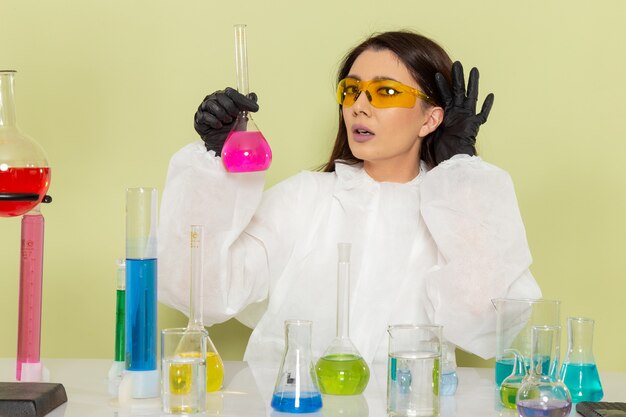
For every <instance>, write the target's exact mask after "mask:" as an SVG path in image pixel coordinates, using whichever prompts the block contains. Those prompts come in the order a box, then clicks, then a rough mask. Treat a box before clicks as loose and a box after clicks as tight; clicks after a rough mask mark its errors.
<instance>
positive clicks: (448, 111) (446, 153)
mask: <svg viewBox="0 0 626 417" xmlns="http://www.w3.org/2000/svg"><path fill="white" fill-rule="evenodd" d="M435 81H436V82H437V88H438V89H439V92H440V94H441V97H442V99H443V104H444V111H445V114H444V117H443V122H442V123H441V125H440V126H439V128H438V129H437V130H436V131H435V137H434V138H433V152H434V157H435V161H436V163H437V164H439V163H441V162H443V161H445V160H446V159H449V158H451V157H453V156H454V155H457V154H467V155H476V147H475V145H476V136H477V135H478V129H479V128H480V125H482V124H483V123H485V122H486V121H487V117H488V116H489V112H490V111H491V106H492V105H493V98H494V97H493V94H492V93H490V94H488V95H487V97H486V98H485V101H484V102H483V107H482V109H481V111H480V113H478V114H476V102H477V101H478V70H477V69H476V68H472V70H471V71H470V75H469V80H468V88H467V96H466V92H465V79H464V76H463V66H462V65H461V63H460V62H459V61H456V62H455V63H454V64H452V92H450V87H449V86H448V83H447V81H446V79H445V78H444V76H443V75H442V74H441V73H437V74H435Z"/></svg>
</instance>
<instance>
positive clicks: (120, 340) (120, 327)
mask: <svg viewBox="0 0 626 417" xmlns="http://www.w3.org/2000/svg"><path fill="white" fill-rule="evenodd" d="M115 301H116V302H115V361H116V362H124V321H125V320H126V317H125V316H126V314H125V310H126V262H125V261H124V260H123V259H118V260H117V290H116V293H115Z"/></svg>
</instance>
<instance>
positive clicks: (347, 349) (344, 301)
mask: <svg viewBox="0 0 626 417" xmlns="http://www.w3.org/2000/svg"><path fill="white" fill-rule="evenodd" d="M350 248H351V245H350V244H349V243H339V245H338V249H339V262H338V269H337V337H335V338H334V339H333V341H332V342H331V343H330V345H329V346H328V348H327V349H326V351H325V352H324V354H323V355H322V357H321V358H320V359H319V360H318V361H317V364H316V366H315V370H316V372H317V379H318V381H319V384H320V391H321V392H322V394H330V395H358V394H361V393H362V392H363V390H365V387H367V383H368V382H369V379H370V369H369V367H368V366H367V363H366V362H365V360H364V359H363V358H362V357H361V354H360V353H359V351H358V350H357V348H356V347H355V346H354V344H353V343H352V341H351V340H350V337H349V327H350V320H349V311H350Z"/></svg>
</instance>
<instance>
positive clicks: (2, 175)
mask: <svg viewBox="0 0 626 417" xmlns="http://www.w3.org/2000/svg"><path fill="white" fill-rule="evenodd" d="M49 186H50V168H47V167H46V168H9V169H7V170H6V171H3V170H1V169H0V193H30V194H39V199H38V200H37V201H3V200H0V217H10V216H20V215H22V214H24V213H28V212H29V211H30V210H31V209H33V208H34V207H35V206H36V205H37V204H39V203H41V200H42V199H43V198H44V196H45V194H46V191H48V187H49Z"/></svg>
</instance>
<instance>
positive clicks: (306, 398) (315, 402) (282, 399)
mask: <svg viewBox="0 0 626 417" xmlns="http://www.w3.org/2000/svg"><path fill="white" fill-rule="evenodd" d="M272 408H273V409H274V410H276V411H280V412H283V413H312V412H314V411H317V410H319V409H320V408H322V396H321V395H320V393H319V392H301V393H300V397H299V398H298V401H296V393H295V391H290V392H279V393H276V394H274V396H273V397H272Z"/></svg>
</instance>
